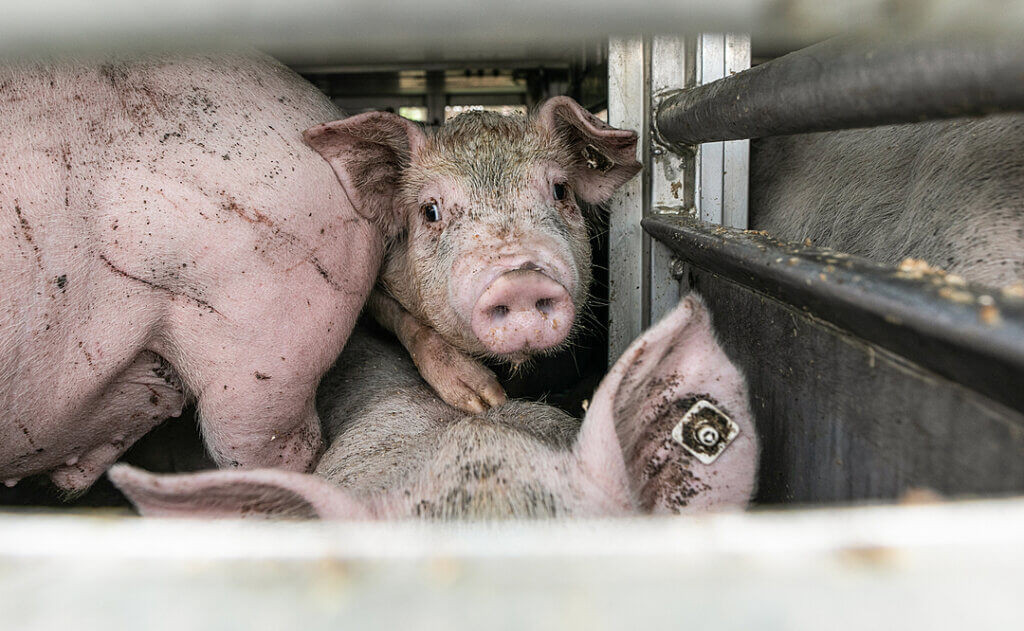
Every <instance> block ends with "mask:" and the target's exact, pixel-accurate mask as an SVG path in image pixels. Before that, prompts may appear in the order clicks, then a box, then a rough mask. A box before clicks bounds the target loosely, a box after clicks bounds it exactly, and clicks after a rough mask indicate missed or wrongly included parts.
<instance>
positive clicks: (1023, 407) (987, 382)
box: [643, 216, 1024, 411]
mask: <svg viewBox="0 0 1024 631" xmlns="http://www.w3.org/2000/svg"><path fill="white" fill-rule="evenodd" d="M643 226H644V229H645V230H647V232H649V233H650V234H651V235H652V236H653V237H654V238H655V239H657V240H658V241H661V242H662V243H664V244H665V245H667V246H668V247H669V248H671V249H672V250H673V251H674V252H675V253H676V254H677V255H678V256H680V257H681V258H683V259H685V260H686V261H687V262H690V263H692V264H693V265H695V266H697V267H700V268H702V269H706V270H708V271H710V272H713V273H715V274H718V275H720V276H722V277H724V278H727V279H729V280H732V281H735V282H737V283H739V284H741V285H743V286H745V287H749V288H750V289H753V290H755V291H758V292H760V293H762V294H764V295H767V296H770V297H772V298H775V299H778V300H781V301H783V302H785V303H787V304H789V305H792V306H793V307H795V308H797V309H804V310H806V311H808V312H810V313H811V314H812V315H814V316H817V317H818V318H821V319H822V320H825V321H827V322H830V323H832V324H834V325H835V326H837V327H839V328H841V329H845V330H847V331H849V332H850V333H852V334H853V335H856V336H858V337H860V338H862V339H864V340H866V341H868V342H872V343H874V344H877V345H878V346H881V347H883V348H886V349H888V350H890V351H892V352H894V353H896V354H897V355H900V356H901V357H904V358H906V359H908V360H910V361H912V362H914V363H916V364H918V365H919V366H921V367H923V368H925V369H928V370H931V371H932V372H934V373H937V374H939V375H941V376H943V377H946V378H948V379H951V380H953V381H955V382H957V383H960V384H962V385H964V386H966V387H968V388H971V389H973V390H975V391H977V392H979V393H981V394H983V395H985V396H987V397H989V398H991V399H993V400H994V401H998V402H1000V403H1003V404H1005V405H1007V406H1009V407H1011V408H1013V409H1015V410H1019V411H1024V388H1021V384H1024V298H1019V297H1014V296H1008V295H1004V294H1002V293H1001V292H1000V291H999V290H995V289H992V288H986V287H981V286H977V285H965V284H961V283H960V282H959V281H958V282H955V283H954V282H952V281H947V279H946V277H945V276H944V275H942V274H940V273H927V272H921V271H917V270H908V271H900V270H898V269H895V268H892V267H887V266H884V265H878V264H875V263H872V262H870V261H868V260H866V259H863V258H860V257H857V256H851V255H848V254H842V253H839V252H835V251H832V250H827V249H823V248H815V247H809V246H803V245H798V244H794V243H789V242H783V241H779V240H777V239H774V238H771V237H769V236H766V235H764V234H761V233H756V232H749V231H741V230H732V229H728V228H724V227H721V226H711V225H709V224H704V223H701V222H699V221H696V220H693V219H690V218H688V217H670V216H659V217H647V218H645V219H644V220H643ZM750 325H751V326H756V323H751V324H750Z"/></svg>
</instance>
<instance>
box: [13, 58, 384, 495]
mask: <svg viewBox="0 0 1024 631" xmlns="http://www.w3.org/2000/svg"><path fill="white" fill-rule="evenodd" d="M338 118H341V113H340V112H339V111H338V110H337V108H335V107H334V106H333V105H332V104H331V102H330V101H329V100H328V99H327V98H326V97H325V96H323V95H322V94H320V93H319V92H318V91H317V90H316V89H315V88H314V87H313V86H312V85H310V84H308V83H307V82H305V81H303V80H302V79H301V78H300V77H298V76H297V75H295V74H294V73H293V72H291V71H289V70H288V69H286V68H285V67H284V66H282V65H280V64H279V63H277V62H275V61H273V60H271V59H269V58H265V57H255V56H249V57H216V58H207V57H184V58H149V59H137V60H132V61H131V62H126V63H122V62H118V61H111V62H107V63H99V62H97V63H84V62H74V61H70V60H68V61H62V62H58V63H48V64H45V65H44V64H22V65H13V66H6V67H0V120H2V121H3V124H2V125H0V171H2V173H3V177H2V178H0V296H2V301H0V480H2V481H5V482H6V483H7V484H8V485H13V484H15V483H16V482H17V481H18V479H19V478H21V477H23V476H27V475H32V474H37V473H49V475H50V477H51V478H52V479H53V480H54V482H55V483H56V484H57V485H58V486H60V487H62V488H64V489H66V490H69V491H75V490H82V489H84V488H86V487H88V486H89V485H90V484H91V483H92V482H93V481H94V480H95V479H96V478H97V477H98V476H100V475H101V474H102V473H103V472H104V471H105V470H106V469H107V467H108V466H109V465H111V464H112V463H113V462H114V461H115V460H116V459H117V458H118V457H119V456H120V454H121V453H122V452H124V451H125V450H126V449H127V448H128V447H129V446H130V445H131V444H132V443H133V442H134V441H136V440H137V439H138V438H139V437H140V436H142V435H143V434H145V433H146V432H148V431H149V430H150V429H151V428H153V427H154V426H156V425H157V424H159V423H160V422H162V421H163V420H164V419H166V418H167V417H169V416H174V415H177V414H178V413H179V412H180V410H181V408H182V405H183V404H184V402H185V399H186V397H188V396H194V397H195V399H196V401H197V404H198V410H199V417H200V422H201V425H202V431H203V435H204V437H205V441H206V444H207V446H208V447H209V449H210V451H211V452H212V454H213V456H214V459H215V460H216V462H217V463H218V465H220V466H240V467H255V466H263V467H281V468H284V469H291V470H296V471H304V470H307V469H308V468H309V467H310V466H311V464H312V463H313V461H314V458H315V457H316V456H317V454H318V452H319V450H320V447H321V438H320V422H319V418H318V417H317V413H316V410H315V407H314V399H315V392H316V386H317V383H318V382H319V380H320V378H321V376H322V375H323V374H324V372H326V371H327V369H328V368H329V367H330V366H331V364H332V362H333V361H334V360H335V358H336V357H337V356H338V353H339V352H340V351H341V349H342V347H343V345H344V343H345V340H346V339H347V338H348V335H349V333H350V331H351V329H352V326H353V324H354V323H355V320H356V317H357V316H358V314H359V311H360V310H361V308H362V306H363V304H364V302H365V300H366V297H367V295H368V293H369V291H370V289H371V287H372V286H373V284H374V281H375V280H376V277H377V272H378V269H379V266H380V261H381V256H382V252H383V248H384V243H385V235H384V234H383V233H382V230H381V228H380V224H379V223H374V222H372V221H369V220H367V219H366V218H364V217H363V216H361V215H360V214H359V213H358V212H357V209H356V208H355V207H353V205H352V203H351V202H350V201H349V198H348V196H347V195H346V192H345V190H344V188H343V186H342V184H341V183H340V182H339V181H338V178H337V176H336V174H335V173H334V172H333V171H332V169H331V167H330V166H329V165H328V164H327V163H326V162H325V161H324V160H323V159H322V158H321V157H320V156H319V155H318V154H317V153H316V152H315V151H313V150H311V149H310V148H309V147H308V146H307V145H306V144H305V143H304V141H303V137H302V132H303V131H304V130H305V129H307V128H309V127H311V126H314V125H317V124H320V123H322V122H324V121H329V120H335V119H338Z"/></svg>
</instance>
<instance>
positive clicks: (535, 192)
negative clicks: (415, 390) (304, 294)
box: [306, 97, 641, 412]
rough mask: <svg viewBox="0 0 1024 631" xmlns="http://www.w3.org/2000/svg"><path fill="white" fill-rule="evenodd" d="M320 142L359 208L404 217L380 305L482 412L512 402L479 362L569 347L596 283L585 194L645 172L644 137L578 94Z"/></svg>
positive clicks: (367, 122)
mask: <svg viewBox="0 0 1024 631" xmlns="http://www.w3.org/2000/svg"><path fill="white" fill-rule="evenodd" d="M306 138H307V141H308V142H309V143H310V145H311V146H313V147H314V148H316V149H317V150H318V151H320V152H321V154H323V155H324V157H325V158H326V159H327V160H328V161H329V162H330V163H331V164H332V165H333V166H334V167H335V169H337V171H338V176H339V178H340V179H341V180H342V182H344V183H345V185H346V186H345V188H346V190H347V191H349V193H350V194H351V195H353V197H354V199H353V201H354V202H355V203H356V205H357V206H364V207H367V208H370V209H372V210H370V211H369V212H370V213H371V214H373V215H376V216H380V217H390V216H392V215H393V216H394V221H395V222H396V225H395V227H394V232H395V233H396V237H395V239H394V241H393V243H391V244H390V246H389V248H388V252H387V255H386V261H385V263H384V268H383V270H382V272H381V281H380V284H379V285H378V288H377V290H375V291H374V293H373V295H372V296H371V299H370V303H369V306H370V310H371V312H372V313H373V314H374V316H375V317H376V319H377V320H378V321H379V322H380V323H381V324H383V325H384V327H385V328H387V329H388V330H390V331H393V332H394V333H395V334H396V336H397V337H398V339H399V340H400V341H401V343H402V344H403V345H404V346H405V348H406V349H408V351H409V353H410V354H411V356H412V358H413V361H415V363H416V366H417V367H418V368H419V370H420V373H421V374H422V375H423V377H424V379H426V381H427V382H428V383H430V385H432V386H433V387H434V389H435V390H436V391H437V393H438V394H439V395H440V396H441V398H442V399H444V400H445V401H447V402H448V403H449V404H451V405H453V406H456V407H459V408H461V409H463V410H466V411H470V412H481V411H483V410H484V409H485V408H486V407H487V406H488V405H496V404H499V403H501V402H502V401H503V400H504V398H505V395H504V391H503V390H502V387H501V385H500V384H499V383H498V381H497V380H496V378H495V376H494V374H493V373H492V372H491V371H490V370H489V369H488V368H486V367H485V366H484V365H483V364H482V363H481V362H480V361H478V359H477V358H481V357H483V358H489V359H491V360H497V361H499V362H509V363H512V364H520V363H522V362H524V361H525V360H527V359H528V358H530V357H531V356H534V355H537V354H539V353H547V352H552V351H554V350H556V349H558V348H562V347H564V346H565V345H566V344H567V343H568V341H569V340H570V338H571V332H572V331H573V330H574V323H575V322H576V316H577V314H579V313H580V311H581V310H582V309H583V308H584V305H585V303H586V301H587V294H588V289H589V286H590V280H591V274H590V241H589V237H588V235H587V227H586V222H585V219H584V216H583V212H582V211H581V208H580V202H585V203H590V204H600V203H602V202H605V201H607V200H608V198H609V197H610V196H611V195H612V193H613V192H614V191H615V189H616V188H618V187H619V186H620V185H622V184H623V183H624V182H626V181H627V180H629V179H630V178H631V177H633V175H635V174H636V173H637V172H638V171H639V170H640V167H641V165H640V163H639V162H638V161H637V160H636V141H637V136H636V133H635V132H633V131H629V130H621V129H614V128H611V127H609V126H608V125H606V124H604V123H603V122H601V121H600V120H599V119H597V118H595V117H594V116H592V115H591V114H590V113H589V112H587V111H586V110H585V109H583V108H582V107H580V106H579V105H578V104H577V103H576V102H575V101H573V100H572V99H570V98H568V97H556V98H553V99H550V100H548V101H546V102H545V103H544V104H543V105H542V106H541V107H540V108H539V109H538V110H537V111H536V112H535V113H534V114H533V115H531V116H526V117H524V116H500V115H498V114H495V113H488V112H472V113H467V114H463V115H461V116H458V117H456V118H454V119H453V120H451V121H450V122H448V123H447V124H445V125H444V126H443V127H441V128H439V129H437V130H434V131H429V132H428V131H425V130H424V129H423V128H421V127H419V126H418V125H416V124H414V123H411V122H409V121H408V120H405V119H403V118H401V117H399V116H396V115H394V114H386V113H372V114H364V115H360V116H355V117H352V118H349V119H345V120H342V121H336V122H332V123H328V124H325V125H322V126H320V127H317V128H314V129H311V130H309V131H308V132H307V133H306Z"/></svg>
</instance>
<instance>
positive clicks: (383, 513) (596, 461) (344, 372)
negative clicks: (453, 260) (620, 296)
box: [109, 296, 758, 520]
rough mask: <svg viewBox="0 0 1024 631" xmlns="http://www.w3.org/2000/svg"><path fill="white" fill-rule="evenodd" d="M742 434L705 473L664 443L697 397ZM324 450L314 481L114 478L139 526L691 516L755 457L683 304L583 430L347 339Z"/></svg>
mask: <svg viewBox="0 0 1024 631" xmlns="http://www.w3.org/2000/svg"><path fill="white" fill-rule="evenodd" d="M698 399H705V400H709V401H712V402H713V403H714V404H715V405H716V406H717V407H718V408H719V409H721V410H722V411H723V412H725V413H726V414H727V415H729V416H730V417H731V418H732V420H733V421H734V422H736V423H737V424H738V425H739V427H740V433H739V435H738V436H737V437H736V439H735V440H734V441H733V442H732V443H731V444H730V445H729V446H728V447H727V448H726V449H725V450H724V451H723V452H722V453H721V455H720V456H719V457H718V459H717V460H715V461H714V462H713V463H711V464H710V465H704V464H701V463H700V462H699V461H698V460H697V459H696V458H693V457H691V456H690V455H689V454H688V453H687V452H685V451H684V450H683V448H682V447H681V446H680V445H679V444H677V443H676V442H674V441H673V439H672V438H671V433H672V429H673V427H674V426H675V424H676V423H677V422H678V421H679V420H680V419H681V418H682V417H683V415H684V414H685V412H686V411H687V409H689V408H690V406H692V405H693V403H694V401H696V400H698ZM317 407H318V409H319V410H320V413H321V417H322V418H323V421H324V429H325V433H326V434H327V435H328V437H329V440H330V447H329V449H328V450H327V452H326V453H325V454H324V456H323V458H322V459H321V460H320V464H319V465H318V466H317V469H316V474H315V475H313V474H300V473H293V472H288V471H281V470H271V469H266V470H249V471H209V472H202V473H192V474H177V475H174V474H170V475H153V474H149V473H146V472H144V471H142V470H140V469H135V468H132V467H130V466H128V465H117V466H115V467H114V468H112V469H111V470H110V474H109V475H110V478H111V479H112V480H113V481H114V483H115V484H116V485H117V486H118V487H120V489H121V490H122V491H124V493H125V494H126V495H127V496H128V498H129V499H130V500H132V502H133V503H134V504H135V505H136V507H137V508H138V509H139V510H140V512H141V513H142V514H144V515H162V516H179V517H256V518H264V517H277V518H327V519H380V520H386V519H428V520H474V519H507V518H535V517H596V516H613V515H625V514H635V513H693V512H705V511H711V510H720V509H726V508H739V507H743V506H745V505H746V503H747V502H748V501H749V499H750V497H751V494H752V493H753V490H754V483H755V474H756V471H757V462H758V448H757V436H756V432H755V427H754V422H753V417H752V415H751V412H750V409H749V406H748V397H747V390H746V385H745V382H744V380H743V377H742V375H740V373H739V372H738V371H737V370H736V368H735V367H734V366H733V364H731V363H730V362H729V360H728V358H727V357H726V356H725V354H724V353H723V352H722V349H721V347H720V346H719V345H718V343H717V342H716V341H715V337H714V334H713V332H712V328H711V319H710V316H709V314H708V312H707V310H706V309H705V307H704V305H703V304H702V303H701V301H700V300H699V299H697V298H696V297H695V296H690V297H688V298H686V299H684V300H683V301H682V303H681V304H680V305H679V306H678V307H677V308H676V309H675V310H674V311H672V312H671V313H670V314H669V315H668V316H666V318H665V319H664V320H662V321H661V322H660V323H659V324H657V325H655V326H654V327H652V328H651V329H649V330H648V331H647V332H646V333H644V334H643V336H642V337H641V338H640V339H638V340H637V341H636V342H634V343H633V344H632V345H631V346H630V348H629V349H628V350H627V351H626V352H625V353H624V354H623V355H622V358H621V359H620V360H619V361H618V362H617V363H616V364H615V366H614V367H613V368H612V370H611V372H610V373H609V374H608V375H607V376H606V377H605V379H604V381H603V382H602V383H601V385H600V386H599V388H598V390H597V392H596V393H595V395H594V398H593V401H592V402H591V404H590V406H589V408H588V411H587V414H586V417H585V418H584V419H583V421H582V423H581V421H580V420H578V419H576V418H573V417H571V416H569V415H568V414H566V413H564V412H562V411H560V410H558V409H556V408H553V407H551V406H548V405H544V404H540V403H531V402H526V401H520V400H514V399H513V400H509V401H507V402H505V403H503V404H501V405H497V406H494V407H492V408H490V409H489V410H487V411H485V412H482V413H479V414H467V413H465V412H462V411H460V410H458V409H456V408H453V407H451V406H449V405H447V404H445V403H444V402H443V401H441V400H440V399H439V398H438V397H437V395H436V394H435V393H434V392H433V390H432V389H431V388H430V387H429V386H428V385H427V384H426V383H424V382H423V381H422V380H421V378H420V376H419V375H418V374H417V371H416V368H415V367H414V366H413V365H412V362H411V361H410V360H409V357H408V356H407V355H406V354H405V353H404V352H402V350H401V349H400V348H399V347H397V345H395V344H394V343H393V342H391V341H388V340H384V339H382V338H381V337H375V336H374V335H372V334H369V333H368V332H367V331H365V330H361V329H358V328H357V330H356V332H355V333H354V334H353V336H352V339H351V340H350V342H349V344H348V346H347V347H346V348H345V351H344V353H343V355H342V357H341V359H340V361H339V362H338V364H337V366H336V367H335V368H334V369H333V370H332V371H331V372H329V373H328V374H327V376H326V377H325V378H324V381H323V383H322V384H321V387H320V391H319V395H318V402H317Z"/></svg>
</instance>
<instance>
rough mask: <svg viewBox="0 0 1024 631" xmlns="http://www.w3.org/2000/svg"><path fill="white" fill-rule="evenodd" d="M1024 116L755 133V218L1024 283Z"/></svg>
mask: <svg viewBox="0 0 1024 631" xmlns="http://www.w3.org/2000/svg"><path fill="white" fill-rule="evenodd" d="M1022 148H1024V116H1021V115H1019V114H1006V115H994V116H988V117H985V118H980V119H961V120H949V121H936V122H928V123H919V124H916V125H895V126H888V127H877V128H873V129H858V130H849V131H841V132H830V133H819V134H803V135H797V136H786V137H778V138H767V139H763V140H759V141H756V142H755V143H754V145H753V148H752V153H751V164H752V172H751V198H750V211H751V218H752V219H751V224H752V227H753V228H755V229H758V230H766V231H768V232H770V233H772V234H773V235H775V236H778V237H781V238H784V239H789V240H792V241H803V240H804V239H807V238H809V239H811V241H812V242H814V244H815V245H821V246H825V247H829V248H833V249H836V250H841V251H844V252H849V253H852V254H858V255H861V256H865V257H868V258H870V259H873V260H875V261H878V262H881V263H891V264H895V263H899V262H900V261H901V260H903V259H904V258H907V257H914V258H918V259H924V260H925V261H927V262H928V263H929V264H931V265H935V266H937V267H940V268H943V269H945V270H946V271H947V272H952V273H956V274H959V275H961V276H963V277H965V278H967V279H969V280H972V281H975V282H979V283H985V284H989V285H1005V284H1009V283H1013V282H1017V281H1024V255H1022V253H1024V150H1022Z"/></svg>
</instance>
